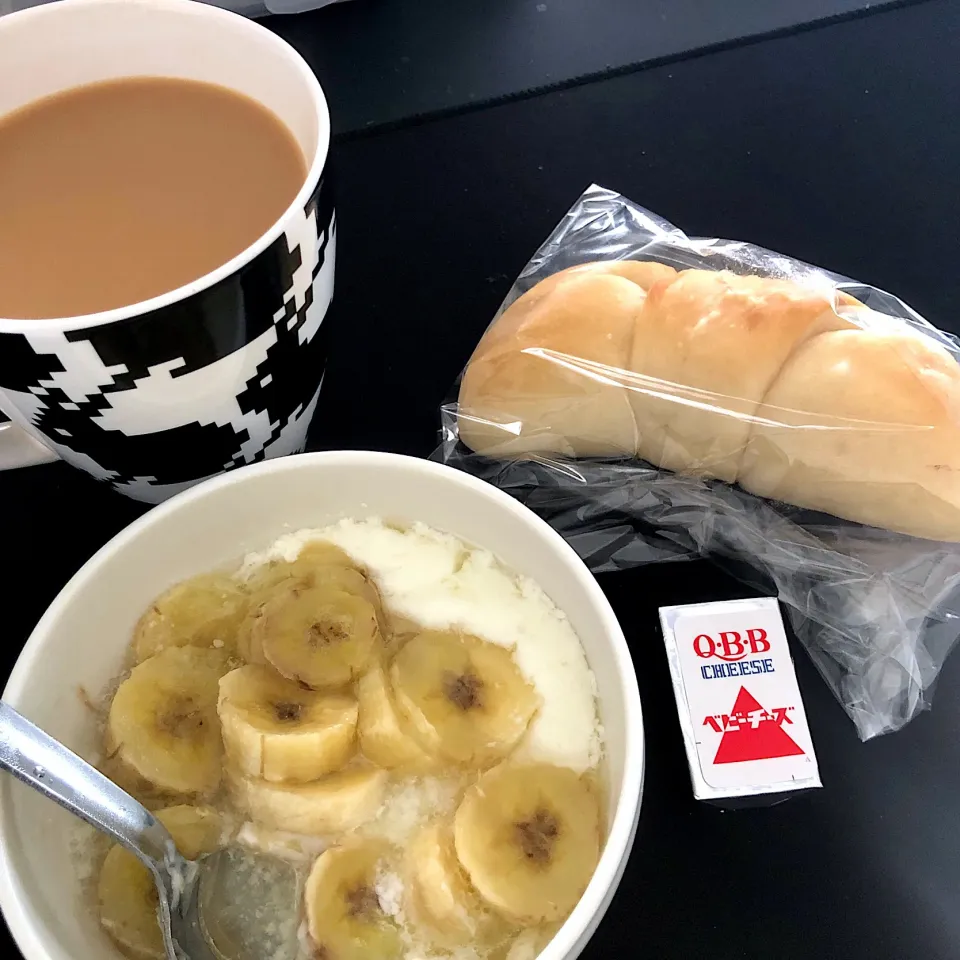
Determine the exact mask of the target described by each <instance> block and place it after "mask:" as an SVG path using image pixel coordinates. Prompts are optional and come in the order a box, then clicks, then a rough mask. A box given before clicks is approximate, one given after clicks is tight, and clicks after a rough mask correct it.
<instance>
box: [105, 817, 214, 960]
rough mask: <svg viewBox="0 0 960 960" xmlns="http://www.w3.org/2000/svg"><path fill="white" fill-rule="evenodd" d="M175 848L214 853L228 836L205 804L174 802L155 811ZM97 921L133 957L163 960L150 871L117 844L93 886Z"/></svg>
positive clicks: (187, 853)
mask: <svg viewBox="0 0 960 960" xmlns="http://www.w3.org/2000/svg"><path fill="white" fill-rule="evenodd" d="M157 818H158V819H159V820H160V822H161V823H162V824H163V825H164V826H165V827H166V828H167V829H168V830H169V831H170V835H171V836H172V837H173V840H174V843H176V845H177V849H178V850H179V851H180V853H182V854H183V856H185V857H186V858H187V859H188V860H195V859H196V858H197V857H200V856H202V855H203V854H205V853H213V851H214V850H217V849H218V848H219V847H220V846H222V845H223V843H224V842H225V840H226V836H225V831H224V824H223V822H222V820H221V819H220V817H219V815H218V814H217V813H216V811H214V810H211V809H209V808H208V807H191V806H176V807H167V808H166V809H165V810H160V811H158V812H157ZM97 899H98V901H99V905H100V923H101V924H102V925H103V928H104V929H105V930H106V931H107V933H108V934H109V935H110V937H111V939H112V940H113V941H114V942H115V943H116V944H117V946H118V947H119V948H120V949H121V950H122V951H123V952H124V953H125V954H126V955H127V956H129V957H133V958H135V960H162V958H163V957H164V956H165V954H164V950H163V935H162V934H161V933H160V924H159V922H158V921H157V905H158V899H157V888H156V887H155V886H154V883H153V877H152V875H151V873H150V871H149V870H148V869H147V868H146V867H145V866H144V865H143V864H142V863H141V862H140V861H139V860H138V859H137V858H136V857H135V856H134V855H133V854H132V853H129V852H128V851H126V850H124V849H123V847H121V846H119V845H117V846H113V847H111V848H110V850H109V851H108V853H107V856H106V859H105V860H104V861H103V866H102V867H101V869H100V878H99V881H98V885H97Z"/></svg>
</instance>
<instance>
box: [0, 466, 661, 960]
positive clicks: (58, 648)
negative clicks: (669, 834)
mask: <svg viewBox="0 0 960 960" xmlns="http://www.w3.org/2000/svg"><path fill="white" fill-rule="evenodd" d="M344 516H349V517H355V518H360V517H364V516H380V517H383V518H385V519H390V520H397V521H416V520H419V521H422V522H424V523H426V524H428V525H430V526H432V527H436V528H438V529H440V530H444V531H447V532H449V533H452V534H454V535H455V536H457V537H460V538H461V539H463V540H465V541H468V542H469V543H472V544H475V545H478V546H482V547H486V548H487V549H489V550H491V551H493V552H494V553H495V554H496V555H497V556H499V557H500V559H501V560H502V561H503V562H504V563H506V564H507V565H508V566H509V567H511V568H513V569H514V570H516V571H518V572H520V573H523V574H526V575H528V576H530V577H531V578H533V579H534V580H536V581H537V582H538V583H539V584H540V585H541V586H542V587H543V589H544V590H545V591H546V592H547V594H548V595H549V596H550V597H551V598H552V599H553V600H554V602H555V603H557V605H558V606H559V607H560V608H561V609H562V610H564V611H565V612H566V614H567V616H568V617H569V618H570V621H571V622H572V624H573V626H574V628H575V629H576V631H577V633H578V635H579V636H580V639H581V640H582V642H583V645H584V648H585V650H586V654H587V658H588V660H589V661H590V665H591V667H592V668H593V671H594V673H595V675H596V678H597V687H598V690H599V696H600V710H601V715H602V721H603V724H604V729H605V731H606V752H607V758H608V761H609V777H610V791H609V794H610V801H609V802H610V807H609V812H608V817H607V823H608V824H609V832H608V835H607V839H606V845H605V846H604V850H603V855H602V856H601V858H600V863H599V865H598V867H597V871H596V873H595V874H594V877H593V880H592V881H591V883H590V886H589V887H588V888H587V891H586V893H585V894H584V896H583V898H582V899H581V901H580V903H579V904H578V906H577V907H576V909H575V910H574V911H573V913H572V914H571V916H570V918H569V919H568V920H567V922H566V923H565V924H564V926H563V928H562V929H561V930H560V932H559V933H558V935H557V936H556V937H555V939H554V940H553V942H552V943H551V944H550V946H549V947H548V948H547V950H546V951H544V953H543V954H542V960H561V958H574V957H576V956H577V955H578V954H579V953H580V951H581V950H582V949H583V947H584V945H585V944H586V942H587V940H588V939H589V937H590V935H591V934H592V933H593V931H594V930H595V929H596V926H597V924H598V923H599V921H600V918H601V917H602V916H603V913H604V911H605V910H606V908H607V906H608V904H609V903H610V900H611V898H612V897H613V894H614V891H615V889H616V887H617V884H618V883H619V881H620V877H621V875H622V873H623V868H624V866H625V864H626V860H627V857H628V855H629V853H630V848H631V846H632V845H633V837H634V833H635V831H636V825H637V818H638V815H639V810H640V796H641V791H642V787H643V769H644V738H643V720H642V717H641V711H640V695H639V692H638V690H637V682H636V676H635V675H634V672H633V666H632V663H631V660H630V654H629V652H628V650H627V645H626V642H625V640H624V637H623V633H622V631H621V630H620V626H619V624H618V623H617V620H616V618H615V616H614V614H613V611H612V610H611V609H610V606H609V604H608V603H607V600H606V598H605V597H604V595H603V593H602V592H601V590H600V588H599V586H598V585H597V583H596V581H595V580H594V579H593V577H592V576H591V575H590V573H589V572H588V571H587V569H586V567H584V565H583V564H582V563H581V562H580V560H579V558H578V557H577V556H576V554H575V553H574V551H573V550H572V549H571V548H570V547H569V546H568V545H567V544H566V543H565V542H564V541H563V539H562V538H561V537H560V536H559V535H558V534H556V533H555V532H554V531H553V530H552V529H551V528H550V527H549V526H548V525H547V524H546V523H544V522H543V521H541V520H540V519H538V518H537V517H536V516H535V515H534V514H533V513H531V512H530V511H528V510H527V509H526V508H524V507H522V506H520V505H519V504H518V503H516V502H515V501H514V500H512V499H511V498H510V497H509V496H507V495H506V494H504V493H501V492H500V491H498V490H496V489H494V488H493V487H491V486H489V485H487V484H485V483H482V482H481V481H479V480H476V479H473V478H472V477H469V476H467V475H465V474H462V473H459V472H457V471H455V470H452V469H449V468H447V467H442V466H439V465H437V464H433V463H429V462H426V461H423V460H416V459H413V458H409V457H400V456H395V455H392V454H382V453H358V452H343V453H341V452H336V453H315V454H304V455H301V456H294V457H287V458H283V459H279V460H272V461H269V462H266V463H262V464H258V465H256V466H252V467H246V468H244V469H241V470H237V471H235V472H233V473H229V474H226V475H224V476H222V477H218V478H216V479H214V480H210V481H208V482H206V483H204V484H201V485H199V486H197V487H194V488H193V489H191V490H189V491H187V492H186V493H183V494H180V495H179V496H177V497H174V498H173V499H172V500H169V501H168V502H167V503H165V504H163V505H162V506H159V507H156V508H154V509H153V510H151V511H150V512H149V513H148V514H146V515H145V516H144V517H142V518H141V519H140V520H138V521H137V522H136V523H134V524H132V525H131V526H129V527H128V528H127V529H126V530H124V531H123V532H122V533H120V534H119V535H118V536H116V537H114V539H113V540H111V541H110V542H109V543H108V544H107V545H106V546H105V547H103V548H102V549H101V550H100V551H99V552H98V553H97V554H96V555H95V556H94V557H93V559H91V560H90V561H89V562H88V563H86V564H85V565H84V567H83V568H82V569H81V570H80V572H79V573H77V575H76V576H75V577H74V578H73V579H72V580H71V581H70V582H69V583H68V584H67V585H66V586H65V587H64V588H63V590H62V591H61V593H60V595H59V596H58V597H57V598H56V600H55V601H54V602H53V604H52V605H51V606H50V608H49V609H48V610H47V612H46V613H45V614H44V616H43V618H42V619H41V621H40V622H39V623H38V624H37V627H36V629H35V630H34V631H33V633H32V634H31V636H30V639H29V640H28V641H27V643H26V646H25V647H24V649H23V652H22V653H21V655H20V658H19V660H18V661H17V664H16V667H15V668H14V671H13V674H12V675H11V677H10V681H9V683H8V684H7V688H6V690H5V691H4V695H3V698H4V700H6V701H7V702H8V703H9V704H11V706H13V707H15V708H16V709H17V710H19V711H21V712H22V713H23V714H25V715H26V716H27V717H28V718H29V719H31V720H33V721H34V722H35V723H37V724H38V725H39V726H40V727H42V728H43V729H44V730H47V731H48V732H49V733H50V734H52V735H53V736H54V737H56V738H58V739H59V740H61V741H63V742H64V743H65V744H67V745H68V746H70V747H72V748H73V749H75V750H77V751H78V752H80V753H82V754H85V755H88V756H89V755H91V754H92V753H94V752H95V730H94V720H93V718H92V716H91V714H90V712H89V711H88V709H87V708H86V707H85V706H84V705H83V703H82V702H81V698H80V696H79V695H78V690H79V687H80V686H81V685H82V686H83V687H84V688H85V689H87V690H88V691H91V692H98V691H101V690H103V689H104V688H105V687H106V685H107V684H108V683H109V682H110V680H111V679H112V678H113V677H115V676H116V675H117V673H118V672H119V670H120V669H121V662H122V658H123V654H124V650H125V647H126V646H127V643H128V641H129V637H130V631H131V628H132V627H133V624H134V622H135V621H136V619H137V616H138V615H139V613H140V612H141V611H142V610H143V609H144V607H146V605H147V604H148V602H149V601H150V600H151V598H153V597H154V596H155V595H156V594H157V593H158V592H159V591H160V590H162V589H163V588H164V587H166V586H167V585H169V584H170V583H172V582H174V581H176V580H180V579H182V578H184V577H188V576H190V575H192V574H195V573H199V572H201V571H205V570H209V569H211V568H213V567H217V566H219V565H221V564H224V563H226V562H229V561H232V560H235V559H239V558H240V557H241V556H242V555H243V554H244V553H245V552H247V551H250V550H257V549H262V548H264V547H266V546H268V545H269V544H270V543H271V542H272V541H273V540H275V539H276V538H277V537H278V536H280V535H281V534H282V533H284V532H288V531H291V530H296V529H300V528H302V527H315V526H321V525H323V524H326V523H329V522H331V521H333V520H336V519H338V518H340V517H344ZM0 779H2V785H0V907H2V909H3V914H4V916H5V918H6V921H7V924H8V925H9V927H10V929H11V931H12V932H13V935H14V937H15V938H16V941H17V943H18V945H19V947H20V950H21V951H22V952H23V954H24V956H25V957H26V960H104V958H105V957H109V956H113V955H115V951H114V949H113V947H112V946H111V945H110V942H109V941H108V940H107V938H106V937H105V935H104V934H103V933H102V931H101V930H100V928H99V925H98V923H97V920H96V917H95V916H94V914H93V912H92V911H91V910H90V908H89V906H88V905H87V904H86V903H85V902H84V901H82V900H81V896H80V884H79V881H78V879H77V872H76V869H75V866H74V863H73V861H72V859H71V853H70V850H69V840H70V837H71V834H72V833H73V832H74V829H75V828H74V824H73V821H72V818H71V817H70V816H69V814H67V813H65V812H64V811H62V810H61V809H60V808H59V807H57V806H55V805H54V804H53V803H51V802H49V801H47V800H45V799H43V798H40V797H38V796H37V795H36V794H35V793H33V792H32V791H30V790H29V789H28V788H27V787H24V786H23V785H22V784H20V783H19V782H17V781H14V780H13V778H12V777H9V776H2V778H0Z"/></svg>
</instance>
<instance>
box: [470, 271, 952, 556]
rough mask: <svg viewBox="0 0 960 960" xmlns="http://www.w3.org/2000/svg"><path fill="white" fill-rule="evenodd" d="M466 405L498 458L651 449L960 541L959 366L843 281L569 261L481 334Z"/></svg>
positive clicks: (798, 498) (682, 468)
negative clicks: (815, 282)
mask: <svg viewBox="0 0 960 960" xmlns="http://www.w3.org/2000/svg"><path fill="white" fill-rule="evenodd" d="M459 411H460V414H459V415H460V437H461V439H462V440H463V441H464V443H466V444H467V445H468V446H469V447H471V448H472V449H473V450H475V451H477V452H479V453H483V454H487V455H489V456H504V455H524V454H562V455H567V456H637V457H641V458H642V459H645V460H647V461H649V462H650V463H652V464H654V465H656V466H661V467H664V468H666V469H670V470H674V471H678V472H682V473H687V474H690V473H692V474H697V475H700V476H706V477H713V478H717V479H721V480H724V481H727V482H730V483H733V482H739V483H740V484H741V485H742V486H743V487H744V488H745V489H746V490H749V491H750V492H752V493H755V494H758V495H760V496H765V497H770V498H775V499H779V500H783V501H785V502H787V503H792V504H796V505H798V506H802V507H808V508H811V509H816V510H821V511H824V512H827V513H832V514H834V515H835V516H838V517H843V518H845V519H848V520H853V521H857V522H860V523H866V524H871V525H874V526H879V527H885V528H888V529H891V530H895V531H899V532H902V533H907V534H912V535H914V536H919V537H926V538H930V539H936V540H951V541H960V366H958V364H957V362H956V361H955V360H954V358H953V356H951V354H950V353H949V352H948V351H947V350H946V349H944V348H943V347H942V346H941V345H940V344H938V343H937V342H936V341H935V340H934V339H933V338H931V337H927V336H925V335H924V334H922V333H920V332H918V331H916V330H914V329H913V328H912V327H910V326H909V325H907V324H905V323H902V322H900V321H897V320H894V319H892V318H884V317H880V316H879V315H877V314H874V313H872V312H871V311H868V310H867V309H866V308H865V307H863V305H862V304H859V303H858V302H857V301H856V300H854V299H853V298H851V297H849V296H847V295H845V294H842V293H837V292H836V291H833V290H824V291H820V290H813V289H810V288H806V287H802V286H800V285H798V284H794V283H791V282H788V281H782V280H773V279H768V278H762V277H741V276H737V275H734V274H731V273H726V272H717V271H706V270H684V271H682V272H680V273H676V272H674V271H673V270H671V269H670V268H669V267H663V266H662V265H660V264H651V263H645V262H642V261H640V262H630V261H624V262H616V263H608V264H587V265H584V266H583V267H577V268H573V269H572V270H567V271H563V272H562V273H560V274H557V275H555V276H552V277H549V278H548V279H547V280H545V281H543V282H542V283H540V284H538V285H537V286H535V287H534V288H533V289H531V290H530V291H528V292H527V293H526V294H524V296H522V297H521V298H520V299H518V300H517V301H516V302H515V303H513V304H512V305H511V306H510V307H509V308H508V309H507V310H505V311H504V313H503V314H502V315H501V317H500V318H499V319H498V321H497V322H496V323H495V324H494V325H493V326H492V327H491V329H490V330H489V331H488V332H487V334H486V335H485V336H484V338H483V339H482V340H481V342H480V344H479V346H478V347H477V349H476V351H475V352H474V355H473V357H472V358H471V360H470V362H469V364H468V365H467V369H466V371H465V373H464V379H463V382H462V385H461V391H460V406H459Z"/></svg>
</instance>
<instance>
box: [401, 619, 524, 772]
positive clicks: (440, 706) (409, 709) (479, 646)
mask: <svg viewBox="0 0 960 960" xmlns="http://www.w3.org/2000/svg"><path fill="white" fill-rule="evenodd" d="M390 681H391V685H392V688H393V693H394V696H395V698H396V703H397V706H398V708H399V710H400V713H401V715H402V716H403V717H404V718H405V719H406V720H407V721H408V723H409V724H410V728H411V729H412V731H413V732H414V734H415V736H416V738H417V739H418V740H419V742H420V744H421V745H422V746H423V747H424V749H425V750H426V751H427V752H428V753H432V754H434V755H438V756H440V757H442V758H444V759H445V760H447V761H448V762H449V761H453V762H454V763H460V764H465V765H467V766H473V767H480V768H483V767H489V766H491V765H492V764H494V763H496V762H497V761H499V760H501V759H503V758H504V757H505V756H507V754H509V753H510V751H511V750H513V748H514V747H515V746H516V745H517V743H518V742H519V741H520V738H521V737H522V736H523V734H524V733H525V732H526V730H527V727H528V726H529V725H530V721H531V720H532V719H533V717H534V715H535V714H536V712H537V709H538V707H539V705H540V700H539V697H538V695H537V692H536V690H535V689H534V687H533V686H532V685H531V684H530V683H528V682H527V680H526V679H525V677H524V676H523V674H522V673H521V672H520V669H519V668H518V667H517V665H516V663H515V661H514V659H513V654H512V653H511V651H510V650H509V649H507V648H506V647H502V646H500V645H499V644H495V643H489V642H488V641H486V640H481V639H479V638H478V637H473V636H470V635H468V634H463V633H458V632H455V631H444V630H427V631H424V632H423V633H420V634H418V635H417V636H415V637H414V638H413V639H411V640H409V641H408V642H407V643H406V644H405V645H404V646H403V648H402V649H401V650H400V652H399V653H398V654H397V655H396V657H395V658H394V661H393V663H392V664H391V666H390Z"/></svg>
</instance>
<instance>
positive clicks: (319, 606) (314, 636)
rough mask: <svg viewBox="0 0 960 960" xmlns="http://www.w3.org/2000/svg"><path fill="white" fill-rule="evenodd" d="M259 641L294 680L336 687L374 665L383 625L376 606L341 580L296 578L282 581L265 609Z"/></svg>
mask: <svg viewBox="0 0 960 960" xmlns="http://www.w3.org/2000/svg"><path fill="white" fill-rule="evenodd" d="M331 569H334V570H336V569H339V568H335V567H334V568H331ZM347 572H348V573H349V572H352V571H347ZM256 644H259V645H260V646H261V647H262V649H263V655H264V657H265V658H266V660H267V662H268V663H270V664H272V666H273V667H274V668H275V669H276V670H277V671H278V672H279V673H281V674H282V675H283V676H285V677H286V678H287V679H288V680H295V681H296V682H297V683H302V684H304V685H306V686H308V687H310V688H311V689H325V688H332V687H333V688H335V687H342V686H344V685H345V684H347V683H350V681H351V680H353V679H354V678H356V677H358V676H359V675H360V674H361V673H363V672H364V670H366V668H367V667H368V666H369V665H370V662H371V661H372V659H373V657H374V654H375V651H376V650H377V649H378V647H379V644H380V627H379V624H378V622H377V613H376V610H375V609H374V608H373V605H372V604H371V603H370V602H369V601H368V600H366V599H364V598H363V597H360V596H357V595H356V594H354V593H348V592H346V590H344V589H342V587H341V586H339V585H338V584H337V583H336V582H335V580H333V579H331V580H328V579H326V578H322V577H320V576H318V577H317V578H316V579H314V578H311V577H306V578H294V579H289V580H284V581H282V582H281V583H279V584H277V586H276V587H275V588H274V589H273V591H271V594H270V599H269V600H267V601H266V602H265V603H264V604H263V606H262V607H261V608H260V611H259V614H258V616H257V619H256V622H255V623H254V624H253V626H252V628H251V647H252V646H254V645H256Z"/></svg>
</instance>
